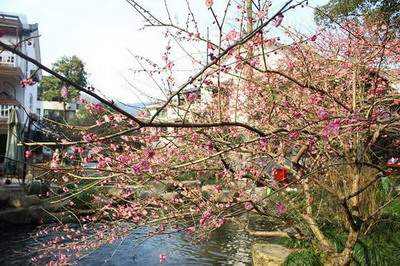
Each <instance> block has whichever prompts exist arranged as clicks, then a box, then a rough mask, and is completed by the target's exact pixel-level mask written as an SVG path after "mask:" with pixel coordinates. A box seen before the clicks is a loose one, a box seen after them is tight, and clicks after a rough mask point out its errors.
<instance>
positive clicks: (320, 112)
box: [317, 108, 329, 120]
mask: <svg viewBox="0 0 400 266" xmlns="http://www.w3.org/2000/svg"><path fill="white" fill-rule="evenodd" d="M317 115H318V117H319V119H321V120H326V119H328V118H329V113H328V111H326V110H325V109H324V108H321V109H319V110H318V111H317Z"/></svg>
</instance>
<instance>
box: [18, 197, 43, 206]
mask: <svg viewBox="0 0 400 266" xmlns="http://www.w3.org/2000/svg"><path fill="white" fill-rule="evenodd" d="M21 203H22V206H24V207H29V206H32V205H39V204H40V203H41V200H40V199H39V197H38V196H36V195H29V196H25V197H23V198H21Z"/></svg>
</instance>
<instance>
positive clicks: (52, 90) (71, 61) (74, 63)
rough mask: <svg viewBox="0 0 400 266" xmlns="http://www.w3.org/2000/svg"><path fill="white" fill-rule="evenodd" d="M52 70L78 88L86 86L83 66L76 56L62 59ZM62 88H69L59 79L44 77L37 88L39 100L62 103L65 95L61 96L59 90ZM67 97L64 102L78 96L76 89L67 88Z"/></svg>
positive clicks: (85, 74)
mask: <svg viewBox="0 0 400 266" xmlns="http://www.w3.org/2000/svg"><path fill="white" fill-rule="evenodd" d="M52 69H53V70H54V71H56V72H57V73H59V74H61V75H63V76H64V77H66V78H68V79H69V80H71V81H73V82H74V83H76V84H78V85H79V86H82V87H85V86H86V85H87V73H86V70H85V65H84V63H83V62H82V60H81V59H79V58H78V57H77V56H75V55H74V56H71V57H66V56H64V57H62V58H60V59H59V60H58V61H57V62H55V63H54V64H53V67H52ZM64 87H69V86H68V85H67V84H64V83H63V82H62V81H60V80H59V79H57V78H55V77H53V76H45V77H44V78H43V79H42V80H41V82H40V86H39V92H40V98H42V99H44V100H47V101H62V100H63V98H65V96H66V95H64V96H63V95H61V90H62V88H64ZM66 94H68V96H67V97H66V99H64V100H67V101H68V100H70V99H73V98H75V97H77V96H78V95H79V91H77V90H76V89H73V88H72V87H71V88H68V92H66Z"/></svg>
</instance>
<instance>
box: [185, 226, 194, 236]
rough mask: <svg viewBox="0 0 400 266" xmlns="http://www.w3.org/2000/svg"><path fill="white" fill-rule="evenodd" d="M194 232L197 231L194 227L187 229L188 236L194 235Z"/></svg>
mask: <svg viewBox="0 0 400 266" xmlns="http://www.w3.org/2000/svg"><path fill="white" fill-rule="evenodd" d="M194 231H195V228H194V227H193V226H192V227H188V228H186V229H185V233H186V234H188V235H192V234H193V233H194Z"/></svg>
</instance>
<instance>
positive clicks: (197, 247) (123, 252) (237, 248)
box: [0, 224, 262, 266]
mask: <svg viewBox="0 0 400 266" xmlns="http://www.w3.org/2000/svg"><path fill="white" fill-rule="evenodd" d="M35 230H36V229H34V228H26V227H25V228H13V229H12V230H2V231H1V232H0V252H1V254H2V256H1V257H0V265H29V262H30V257H31V256H32V255H31V254H29V253H27V250H28V249H29V247H32V246H35V245H37V243H35V242H34V241H33V240H32V239H30V238H29V233H36V232H35ZM148 233H149V230H148V229H139V230H135V231H134V232H132V233H131V234H130V235H129V236H128V237H126V238H125V239H122V240H119V241H116V242H115V243H113V244H111V245H104V246H102V247H100V248H98V249H97V250H95V251H93V252H92V253H90V254H89V255H88V256H87V257H85V258H83V259H81V260H80V261H79V262H78V265H81V266H92V265H93V266H94V265H96V266H97V265H106V266H111V265H112V266H127V265H160V254H165V255H166V260H165V261H164V262H163V263H162V265H251V256H250V247H251V244H252V242H254V241H255V238H254V237H250V236H248V234H247V233H246V232H244V231H241V230H239V228H238V226H236V225H234V224H226V225H224V226H223V227H222V228H220V229H219V230H217V231H215V232H213V233H212V235H211V237H210V239H209V240H207V241H201V242H193V241H192V239H191V237H190V236H187V235H186V234H184V233H173V234H167V235H159V236H155V237H153V238H150V239H148V240H146V241H144V242H142V241H141V240H139V239H142V238H144V237H146V236H147V235H148ZM260 241H262V239H257V242H260Z"/></svg>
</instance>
